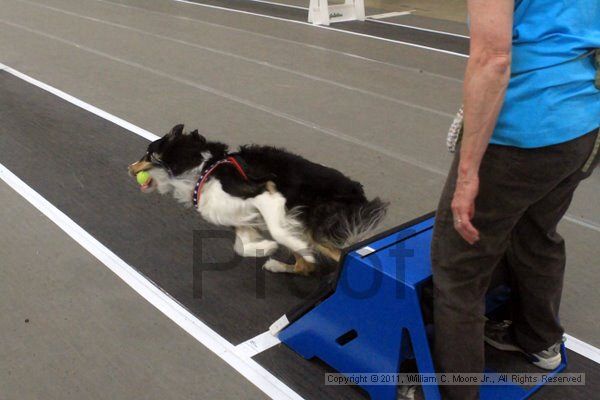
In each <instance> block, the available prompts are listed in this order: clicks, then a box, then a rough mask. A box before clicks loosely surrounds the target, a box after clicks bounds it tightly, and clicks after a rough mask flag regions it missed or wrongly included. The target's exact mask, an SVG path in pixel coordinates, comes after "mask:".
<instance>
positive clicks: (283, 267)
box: [263, 258, 294, 273]
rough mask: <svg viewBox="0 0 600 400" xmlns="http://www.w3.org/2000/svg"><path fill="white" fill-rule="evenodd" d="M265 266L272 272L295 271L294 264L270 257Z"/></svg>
mask: <svg viewBox="0 0 600 400" xmlns="http://www.w3.org/2000/svg"><path fill="white" fill-rule="evenodd" d="M263 268H264V269H266V270H267V271H271V272H287V273H291V272H294V266H293V265H290V264H286V263H283V262H281V261H277V260H275V259H273V258H269V259H268V260H267V261H266V262H265V263H264V264H263Z"/></svg>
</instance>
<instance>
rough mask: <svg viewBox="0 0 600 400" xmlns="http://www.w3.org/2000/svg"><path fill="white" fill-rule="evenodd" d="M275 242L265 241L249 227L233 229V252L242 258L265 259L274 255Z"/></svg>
mask: <svg viewBox="0 0 600 400" xmlns="http://www.w3.org/2000/svg"><path fill="white" fill-rule="evenodd" d="M277 247H278V245H277V242H275V241H273V240H267V239H265V238H263V237H262V235H261V234H260V232H258V231H257V230H256V229H254V228H252V227H249V226H238V227H236V228H235V243H234V245H233V250H234V251H235V252H236V253H237V254H239V255H240V256H242V257H266V256H270V255H271V254H273V253H275V251H276V250H277Z"/></svg>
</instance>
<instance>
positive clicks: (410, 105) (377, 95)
mask: <svg viewBox="0 0 600 400" xmlns="http://www.w3.org/2000/svg"><path fill="white" fill-rule="evenodd" d="M16 1H18V2H21V3H26V4H30V5H32V6H34V7H40V8H44V9H47V10H51V11H55V12H58V13H61V14H65V15H70V16H73V17H76V18H81V19H85V20H88V21H93V22H96V23H99V24H103V25H108V26H113V27H116V28H119V29H123V30H128V31H131V32H136V33H140V34H142V35H147V36H151V37H154V38H157V39H162V40H166V41H169V42H172V43H177V44H180V45H183V46H188V47H193V48H196V49H200V50H204V51H208V52H211V53H215V54H219V55H222V56H225V57H231V58H235V59H238V60H243V61H246V62H248V63H252V64H255V65H258V66H260V67H263V68H271V69H274V70H277V71H282V72H286V73H288V74H292V75H296V76H300V77H302V78H306V79H310V80H313V81H316V82H321V83H325V84H327V85H331V86H336V87H338V88H341V89H345V90H350V91H354V92H358V93H362V94H365V95H367V96H371V97H375V98H378V99H381V100H385V101H389V102H392V103H396V104H400V105H402V106H405V107H408V108H414V109H417V110H421V111H424V112H429V113H432V114H437V115H439V116H441V117H447V118H454V114H450V113H447V112H444V111H440V110H436V109H434V108H431V107H426V106H421V105H418V104H414V103H411V102H408V101H404V100H400V99H397V98H395V97H391V96H387V95H384V94H381V93H376V92H372V91H370V90H366V89H361V88H358V87H355V86H350V85H346V84H343V83H339V82H336V81H332V80H330V79H326V78H321V77H318V76H315V75H310V74H306V73H303V72H299V71H296V70H293V69H289V68H285V67H281V66H278V65H275V64H271V63H269V62H267V61H263V60H257V59H254V58H249V57H244V56H241V55H238V54H234V53H230V52H227V51H223V50H218V49H214V48H212V47H207V46H202V45H199V44H196V43H191V42H187V41H185V40H181V39H175V38H172V37H170V36H164V35H159V34H156V33H152V32H149V31H146V30H143V29H138V28H133V27H131V26H127V25H122V24H118V23H115V22H111V21H106V20H103V19H100V18H95V17H90V16H87V15H82V14H78V13H75V12H72V11H67V10H63V9H61V8H56V7H52V6H48V5H45V4H40V3H37V2H35V1H29V0H16ZM252 1H254V0H252Z"/></svg>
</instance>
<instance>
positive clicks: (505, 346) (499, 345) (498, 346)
mask: <svg viewBox="0 0 600 400" xmlns="http://www.w3.org/2000/svg"><path fill="white" fill-rule="evenodd" d="M483 339H484V340H485V342H486V343H487V344H489V345H490V346H492V347H493V348H496V349H498V350H502V351H514V352H518V353H523V354H527V353H525V352H524V351H523V349H521V348H520V347H517V346H514V345H511V344H506V343H500V342H497V341H495V340H494V339H490V338H489V337H484V338H483Z"/></svg>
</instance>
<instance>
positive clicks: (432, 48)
mask: <svg viewBox="0 0 600 400" xmlns="http://www.w3.org/2000/svg"><path fill="white" fill-rule="evenodd" d="M171 1H174V2H177V3H183V4H190V5H194V6H200V7H207V8H213V9H216V10H222V11H229V12H234V13H239V14H246V15H253V16H256V17H262V18H268V19H274V20H277V21H285V22H291V23H295V24H301V25H309V26H313V27H315V28H321V29H327V30H330V31H335V32H341V33H346V34H349V35H354V36H361V37H366V38H370V39H376V40H382V41H384V42H389V43H396V44H401V45H405V46H409V47H416V48H419V49H424V50H431V51H435V52H438V53H444V54H449V55H452V56H457V57H462V58H469V56H468V55H467V54H462V53H456V52H454V51H450V50H444V49H438V48H435V47H429V46H423V45H420V44H416V43H410V42H404V41H401V40H394V39H388V38H382V37H379V36H373V35H367V34H365V33H359V32H353V31H348V30H344V29H337V28H334V27H331V26H325V25H313V24H311V23H309V22H304V21H296V20H293V19H287V18H280V17H274V16H271V15H264V14H257V13H253V12H250V11H243V10H236V9H234V8H226V7H220V6H215V5H212V4H203V3H195V2H193V1H188V0H171Z"/></svg>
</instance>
